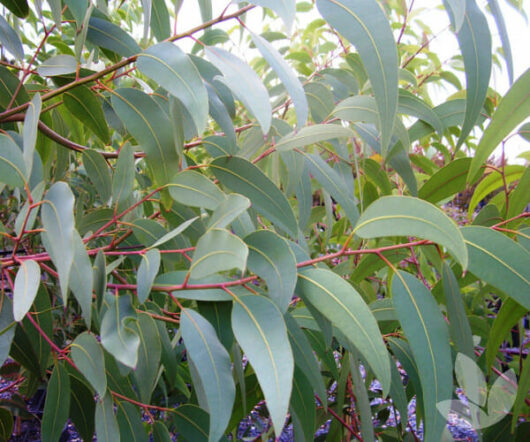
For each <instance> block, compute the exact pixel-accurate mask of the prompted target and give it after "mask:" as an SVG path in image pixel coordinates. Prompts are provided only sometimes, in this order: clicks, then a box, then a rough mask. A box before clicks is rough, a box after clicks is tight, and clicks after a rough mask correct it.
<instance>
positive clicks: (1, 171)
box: [0, 134, 26, 187]
mask: <svg viewBox="0 0 530 442" xmlns="http://www.w3.org/2000/svg"><path fill="white" fill-rule="evenodd" d="M25 181H26V165H25V163H24V157H23V154H22V151H21V150H20V149H19V148H18V146H17V145H16V144H15V142H14V141H13V140H12V139H11V138H9V137H8V136H7V135H4V134H0V182H1V183H5V184H7V185H9V186H13V187H22V186H24V182H25Z"/></svg>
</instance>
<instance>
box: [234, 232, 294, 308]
mask: <svg viewBox="0 0 530 442" xmlns="http://www.w3.org/2000/svg"><path fill="white" fill-rule="evenodd" d="M244 241H245V243H246V244H247V246H248V249H249V255H248V269H249V270H250V271H251V272H253V273H255V274H256V275H258V276H259V277H260V278H263V280H264V281H265V282H266V283H267V288H268V293H267V295H268V296H269V297H270V298H271V299H272V300H273V301H274V303H275V304H276V305H277V306H278V308H279V309H280V311H281V312H282V313H285V312H286V311H287V307H289V303H290V302H291V299H292V297H293V293H294V288H295V286H296V279H297V276H296V259H295V256H294V253H293V251H292V250H291V248H290V247H289V244H288V243H287V241H286V240H285V239H283V238H282V237H281V236H279V235H278V234H276V233H274V232H272V231H270V230H259V231H257V232H254V233H251V234H250V235H248V236H246V237H245V238H244Z"/></svg>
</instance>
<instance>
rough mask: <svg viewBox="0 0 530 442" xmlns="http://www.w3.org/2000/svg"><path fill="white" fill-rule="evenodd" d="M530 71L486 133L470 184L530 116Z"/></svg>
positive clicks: (502, 103) (499, 108)
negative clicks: (515, 129)
mask: <svg viewBox="0 0 530 442" xmlns="http://www.w3.org/2000/svg"><path fill="white" fill-rule="evenodd" d="M529 98H530V69H527V70H526V71H525V72H524V73H523V74H522V75H521V76H520V77H519V78H518V79H517V81H516V82H515V83H514V84H513V85H512V87H511V88H510V90H509V91H508V92H507V93H506V95H505V96H504V97H503V98H502V99H501V101H500V103H499V105H498V106H497V109H496V110H495V113H494V114H493V116H492V117H491V122H490V124H489V125H488V127H487V128H486V130H485V131H484V134H483V135H482V138H481V139H480V142H479V144H478V146H477V148H476V150H475V155H474V156H473V160H472V161H471V166H470V168H469V173H468V175H467V181H468V183H474V182H475V181H476V180H477V179H478V178H479V176H480V175H479V170H480V167H481V166H482V164H483V163H484V162H485V161H486V160H487V159H488V157H489V155H490V154H491V152H493V150H494V149H495V148H496V147H497V146H498V145H499V144H500V143H501V141H502V140H503V139H504V138H505V137H506V136H507V135H508V134H509V133H510V132H511V131H512V130H513V129H514V128H515V127H516V126H517V125H518V124H519V123H521V122H522V121H523V120H524V119H525V118H526V117H528V115H530V99H529Z"/></svg>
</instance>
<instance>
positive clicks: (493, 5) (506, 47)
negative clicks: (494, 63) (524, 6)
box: [488, 0, 513, 84]
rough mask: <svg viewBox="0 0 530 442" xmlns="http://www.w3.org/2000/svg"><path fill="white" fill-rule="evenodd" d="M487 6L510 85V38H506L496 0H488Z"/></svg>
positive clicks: (511, 64) (502, 19)
mask: <svg viewBox="0 0 530 442" xmlns="http://www.w3.org/2000/svg"><path fill="white" fill-rule="evenodd" d="M488 5H489V7H490V9H491V13H492V15H493V18H494V19H495V24H496V25H497V30H498V31H499V37H500V38H501V43H502V51H503V55H504V60H505V61H506V70H507V71H508V80H509V81H510V84H512V83H513V58H512V47H511V45H510V38H509V37H508V29H506V23H505V22H504V17H503V15H502V11H501V8H500V5H499V2H498V1H497V0H488Z"/></svg>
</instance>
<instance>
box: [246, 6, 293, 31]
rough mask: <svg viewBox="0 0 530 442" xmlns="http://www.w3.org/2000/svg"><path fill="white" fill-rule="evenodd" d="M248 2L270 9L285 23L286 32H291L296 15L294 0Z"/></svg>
mask: <svg viewBox="0 0 530 442" xmlns="http://www.w3.org/2000/svg"><path fill="white" fill-rule="evenodd" d="M250 3H253V4H255V5H259V6H262V7H264V8H270V9H272V10H273V11H274V12H276V14H278V15H279V16H280V18H281V19H282V20H283V22H284V23H285V27H286V28H287V33H290V32H291V27H292V25H293V23H294V19H295V15H296V1H295V0H279V1H277V0H250Z"/></svg>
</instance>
